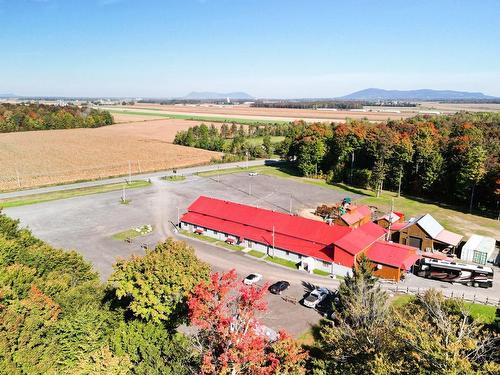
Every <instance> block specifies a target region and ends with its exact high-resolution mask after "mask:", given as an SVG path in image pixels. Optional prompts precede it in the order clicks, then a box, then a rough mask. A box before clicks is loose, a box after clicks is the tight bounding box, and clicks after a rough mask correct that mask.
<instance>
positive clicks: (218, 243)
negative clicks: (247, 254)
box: [180, 229, 244, 251]
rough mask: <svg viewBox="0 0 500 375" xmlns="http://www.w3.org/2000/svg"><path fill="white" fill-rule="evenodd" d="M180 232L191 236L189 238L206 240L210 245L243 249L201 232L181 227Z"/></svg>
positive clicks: (234, 249) (236, 249) (237, 249)
mask: <svg viewBox="0 0 500 375" xmlns="http://www.w3.org/2000/svg"><path fill="white" fill-rule="evenodd" d="M180 233H182V234H183V235H185V236H188V237H191V238H196V239H198V240H202V241H205V242H208V243H210V244H212V245H216V246H220V247H224V248H226V249H229V250H233V251H241V250H243V249H244V247H243V246H238V245H232V244H230V243H227V242H225V241H221V240H218V239H217V238H212V237H209V236H204V235H203V234H197V233H194V232H191V231H188V230H185V229H181V230H180Z"/></svg>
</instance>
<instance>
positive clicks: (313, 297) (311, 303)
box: [304, 288, 330, 308]
mask: <svg viewBox="0 0 500 375" xmlns="http://www.w3.org/2000/svg"><path fill="white" fill-rule="evenodd" d="M328 294H330V291H329V290H328V289H327V288H316V289H314V290H313V291H312V292H311V293H309V295H308V296H307V297H306V298H304V306H306V307H310V308H315V307H316V305H317V304H318V303H320V302H321V301H323V300H324V299H325V298H326V297H327V296H328Z"/></svg>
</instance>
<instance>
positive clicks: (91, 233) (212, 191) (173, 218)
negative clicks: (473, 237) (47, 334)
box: [5, 172, 500, 336]
mask: <svg viewBox="0 0 500 375" xmlns="http://www.w3.org/2000/svg"><path fill="white" fill-rule="evenodd" d="M183 174H187V173H184V172H183ZM164 175H165V173H159V174H157V175H156V176H151V177H150V178H151V179H152V182H153V184H152V185H151V186H149V187H145V188H139V189H132V190H129V191H127V198H128V199H130V200H131V202H130V203H129V204H127V205H124V204H121V203H120V198H121V191H116V192H108V193H102V194H94V195H88V196H81V197H75V198H68V199H62V200H56V201H50V202H45V203H40V204H36V205H29V206H20V207H12V208H8V209H5V213H6V214H7V215H9V216H11V217H13V218H19V219H20V220H21V223H22V225H25V226H27V227H29V228H30V229H31V230H32V231H33V233H34V234H35V235H36V236H37V237H39V238H41V239H43V240H45V241H47V242H48V243H50V244H52V245H53V246H56V247H60V248H64V249H74V250H77V251H78V252H80V253H81V254H82V255H83V256H84V257H85V258H86V259H87V260H88V261H90V262H92V264H93V265H94V267H95V269H96V270H97V271H98V272H99V273H100V275H101V278H102V280H103V281H104V280H106V279H107V278H108V277H109V275H110V274H111V272H112V265H113V263H115V262H116V260H117V259H118V258H126V257H129V256H130V255H131V254H143V253H144V249H143V248H142V247H141V245H145V246H149V247H154V246H155V244H156V243H158V242H159V241H163V240H164V239H165V238H167V237H168V236H176V237H177V238H182V239H183V240H185V241H187V242H188V243H190V244H191V245H193V247H194V248H195V250H196V254H197V256H198V257H199V258H200V259H202V260H203V261H205V262H207V263H209V264H210V265H211V267H212V269H213V270H214V271H224V270H229V269H232V268H234V269H236V271H237V272H238V274H239V275H240V276H241V277H242V278H244V277H245V276H246V275H248V274H249V273H252V272H258V273H260V274H262V275H263V276H264V279H263V283H273V282H275V281H278V280H287V281H289V282H290V283H291V286H290V288H289V289H288V290H287V291H286V292H285V293H284V294H283V296H285V295H286V296H289V297H292V299H294V300H300V299H301V298H302V297H303V296H304V295H305V294H306V293H307V291H308V290H309V289H310V288H312V287H313V286H314V285H319V286H325V287H328V288H330V289H336V288H337V287H338V284H339V281H338V280H336V279H331V278H328V277H321V276H317V275H311V274H308V273H306V272H303V271H297V270H292V269H289V268H286V267H283V266H279V265H275V264H269V263H266V262H264V261H262V260H259V259H257V258H254V257H251V256H249V255H247V254H244V253H243V252H233V251H230V250H227V249H221V248H218V247H214V246H212V245H209V244H207V243H204V242H200V241H198V240H194V239H191V238H187V237H184V236H181V235H178V234H176V233H174V226H173V223H176V222H177V215H178V214H182V213H183V212H185V211H186V209H187V207H188V206H189V204H190V203H192V202H193V201H194V200H195V199H196V198H197V197H198V196H200V195H208V196H212V197H216V198H221V199H227V200H232V201H236V202H240V203H246V204H252V205H256V206H259V207H263V208H269V209H273V210H276V211H280V212H288V211H289V210H290V206H291V208H292V212H298V211H300V210H303V209H305V208H310V209H312V208H314V207H316V206H317V205H318V204H323V203H334V202H337V201H339V200H340V199H342V198H344V196H345V194H344V193H340V192H337V191H335V190H331V189H326V188H323V187H319V186H315V185H310V184H303V183H300V182H296V181H293V180H287V179H281V178H276V177H271V176H266V175H257V176H249V175H248V173H235V174H227V175H221V176H219V177H212V178H203V177H199V176H196V175H188V177H187V178H186V180H184V181H180V182H167V181H162V180H160V179H159V178H158V176H164ZM108 183H109V182H108ZM348 195H349V196H351V197H352V198H354V199H355V198H357V195H355V194H348ZM290 203H291V204H290ZM145 224H151V225H153V226H154V231H153V232H152V233H151V234H149V235H147V236H144V237H139V238H135V239H134V240H133V241H132V243H126V242H124V241H117V240H114V239H113V238H112V235H113V234H115V233H118V232H121V231H124V230H128V229H131V228H136V227H140V226H142V225H145ZM499 274H500V273H499V272H497V273H496V275H495V282H494V288H491V289H481V288H478V289H476V288H469V287H465V286H459V285H451V284H447V283H442V282H439V281H435V280H428V279H423V278H419V277H409V278H408V279H407V280H405V281H404V282H403V283H400V285H399V286H401V287H406V286H409V287H420V288H430V287H433V288H438V289H442V290H444V291H450V290H453V291H454V292H455V293H457V295H459V294H460V293H466V294H471V293H476V294H478V296H482V297H489V298H498V297H499V296H500V280H498V277H499V276H500V275H499ZM390 287H392V286H390ZM266 298H267V300H268V301H269V311H268V312H267V313H266V314H265V315H264V316H263V318H262V319H263V322H264V324H266V325H268V326H269V327H271V328H273V329H276V330H277V329H281V328H284V329H286V330H287V331H288V332H290V333H291V334H292V335H295V336H299V335H300V334H301V333H303V332H304V331H305V330H306V329H307V328H309V327H310V326H311V325H313V324H315V323H317V322H318V320H319V318H320V315H319V314H318V313H317V312H316V311H314V310H312V309H308V308H306V307H304V306H302V305H300V304H294V303H292V302H286V301H284V300H283V299H282V298H281V297H280V296H276V295H268V296H267V297H266Z"/></svg>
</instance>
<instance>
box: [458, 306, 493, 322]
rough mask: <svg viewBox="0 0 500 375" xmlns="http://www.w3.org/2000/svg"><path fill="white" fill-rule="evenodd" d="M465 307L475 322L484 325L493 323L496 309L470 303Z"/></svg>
mask: <svg viewBox="0 0 500 375" xmlns="http://www.w3.org/2000/svg"><path fill="white" fill-rule="evenodd" d="M465 306H467V307H468V308H469V313H470V315H471V316H472V318H474V319H475V320H479V321H481V322H483V323H485V324H491V323H493V322H494V321H495V317H496V316H495V314H496V311H497V309H496V307H494V306H488V305H481V304H479V303H471V302H466V303H465Z"/></svg>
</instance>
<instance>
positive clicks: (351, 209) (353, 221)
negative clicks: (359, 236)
mask: <svg viewBox="0 0 500 375" xmlns="http://www.w3.org/2000/svg"><path fill="white" fill-rule="evenodd" d="M370 221H372V210H371V209H370V207H368V206H366V205H365V206H359V207H358V206H354V205H348V206H347V207H346V213H345V214H343V215H341V216H339V217H338V218H337V219H336V220H335V224H337V225H342V226H346V227H350V228H358V227H360V226H362V225H363V224H366V223H368V222H370Z"/></svg>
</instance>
